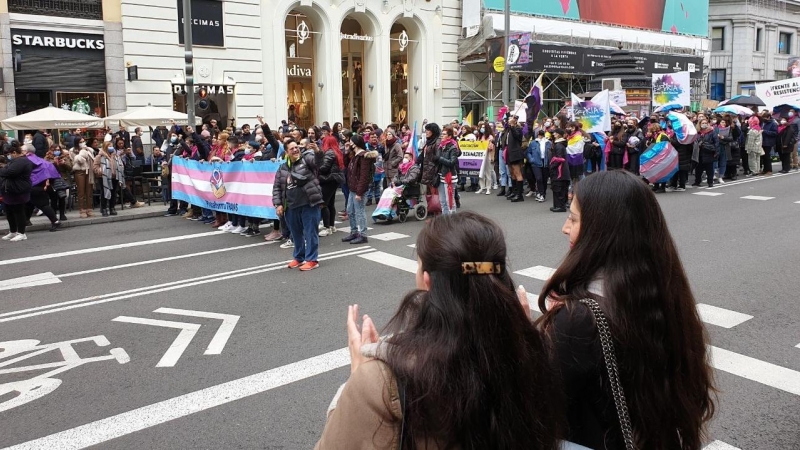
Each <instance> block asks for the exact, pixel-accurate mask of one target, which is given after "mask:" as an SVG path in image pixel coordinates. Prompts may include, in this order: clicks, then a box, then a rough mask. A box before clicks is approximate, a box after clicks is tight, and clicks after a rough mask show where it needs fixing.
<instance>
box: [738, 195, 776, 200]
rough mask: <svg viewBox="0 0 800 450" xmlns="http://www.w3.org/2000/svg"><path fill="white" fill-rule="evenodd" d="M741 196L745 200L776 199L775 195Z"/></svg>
mask: <svg viewBox="0 0 800 450" xmlns="http://www.w3.org/2000/svg"><path fill="white" fill-rule="evenodd" d="M740 198H741V199H743V200H761V201H766V200H774V199H775V197H762V196H760V195H746V196H744V197H740Z"/></svg>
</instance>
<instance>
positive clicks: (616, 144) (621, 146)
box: [610, 133, 631, 155]
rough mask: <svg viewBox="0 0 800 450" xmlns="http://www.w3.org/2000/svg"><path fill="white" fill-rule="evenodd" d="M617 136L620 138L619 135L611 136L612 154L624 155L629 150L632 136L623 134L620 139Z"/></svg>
mask: <svg viewBox="0 0 800 450" xmlns="http://www.w3.org/2000/svg"><path fill="white" fill-rule="evenodd" d="M617 136H619V133H617V134H612V135H611V138H610V139H611V154H613V155H622V154H624V153H625V151H626V149H627V148H628V139H630V137H631V135H630V134H629V133H623V134H622V137H620V138H619V139H617Z"/></svg>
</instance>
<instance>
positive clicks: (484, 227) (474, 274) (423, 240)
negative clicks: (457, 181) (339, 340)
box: [316, 212, 562, 450]
mask: <svg viewBox="0 0 800 450" xmlns="http://www.w3.org/2000/svg"><path fill="white" fill-rule="evenodd" d="M416 248H417V254H418V257H419V258H418V259H419V266H418V270H417V276H416V284H417V289H416V290H414V291H412V292H410V293H409V294H408V295H406V297H405V298H404V299H403V301H402V303H401V304H400V308H399V309H398V311H397V313H396V314H395V316H394V317H393V318H392V319H391V320H390V322H389V324H388V325H387V327H386V329H385V330H384V333H385V335H386V336H389V337H388V338H386V340H384V341H381V342H379V341H378V333H377V331H376V329H375V326H374V325H373V323H372V320H371V319H370V318H369V317H368V316H364V318H363V325H362V326H361V328H359V327H358V325H357V322H358V305H354V306H351V307H350V310H349V315H348V321H347V325H348V336H349V341H350V354H351V360H352V367H351V369H352V372H351V376H350V380H349V381H348V382H347V383H346V384H345V386H344V388H343V389H341V390H340V394H341V395H339V394H338V393H337V397H336V398H335V399H334V403H333V404H332V405H331V406H332V411H330V413H329V416H328V423H327V424H326V425H325V430H324V431H323V433H322V437H321V439H320V441H319V442H318V443H317V446H316V448H317V449H320V450H324V449H356V448H371V449H392V450H394V449H398V448H399V449H412V448H429V449H431V450H433V449H446V448H458V449H462V450H468V449H556V448H558V437H559V435H560V432H561V428H562V427H561V419H560V417H561V413H560V410H559V408H560V405H561V403H562V402H561V401H560V398H559V396H558V392H559V389H558V387H557V383H558V381H557V377H555V376H553V374H552V373H551V372H550V366H549V363H548V356H547V352H546V348H545V344H544V342H543V339H542V337H541V335H540V333H539V332H538V331H537V330H536V328H534V327H533V326H532V324H531V322H530V321H529V320H528V319H527V318H526V317H525V316H524V314H523V308H522V306H520V301H519V299H518V295H517V293H516V292H515V290H514V284H513V281H512V280H511V275H510V272H509V271H508V269H507V260H506V258H507V255H506V242H505V238H504V236H503V233H502V231H501V228H500V226H499V225H498V224H496V223H494V222H493V221H491V220H489V219H487V218H485V217H483V216H480V215H478V214H476V213H473V212H462V213H457V214H453V215H448V216H439V217H436V218H435V219H432V220H431V221H430V223H429V224H427V225H426V226H425V227H424V228H423V229H422V231H421V232H420V235H419V237H418V238H417V247H416Z"/></svg>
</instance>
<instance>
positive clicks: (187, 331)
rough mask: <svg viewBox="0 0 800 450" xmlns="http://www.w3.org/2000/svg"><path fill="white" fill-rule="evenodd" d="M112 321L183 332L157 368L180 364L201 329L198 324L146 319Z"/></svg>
mask: <svg viewBox="0 0 800 450" xmlns="http://www.w3.org/2000/svg"><path fill="white" fill-rule="evenodd" d="M111 321H112V322H127V323H137V324H140V325H152V326H154V327H167V328H177V329H179V330H181V332H180V333H178V337H176V338H175V340H174V341H172V345H170V346H169V348H168V349H167V351H166V352H164V356H162V357H161V360H160V361H158V364H156V367H175V364H177V363H178V360H179V359H180V357H181V355H183V352H185V351H186V349H187V348H188V347H189V344H191V343H192V339H194V336H195V335H196V334H197V330H199V329H200V324H198V323H186V322H172V321H169V320H156V319H144V318H141V317H128V316H119V317H117V318H114V319H111Z"/></svg>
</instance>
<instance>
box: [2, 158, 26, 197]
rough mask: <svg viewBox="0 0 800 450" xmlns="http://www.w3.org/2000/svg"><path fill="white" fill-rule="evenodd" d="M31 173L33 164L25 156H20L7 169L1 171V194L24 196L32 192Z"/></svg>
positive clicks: (10, 162)
mask: <svg viewBox="0 0 800 450" xmlns="http://www.w3.org/2000/svg"><path fill="white" fill-rule="evenodd" d="M31 172H33V163H32V162H31V160H30V159H28V158H26V157H24V156H18V157H16V158H14V159H12V160H11V161H9V163H8V165H6V167H5V168H3V169H0V194H6V193H8V194H12V195H24V194H29V193H30V192H31V187H32V186H31Z"/></svg>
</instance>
